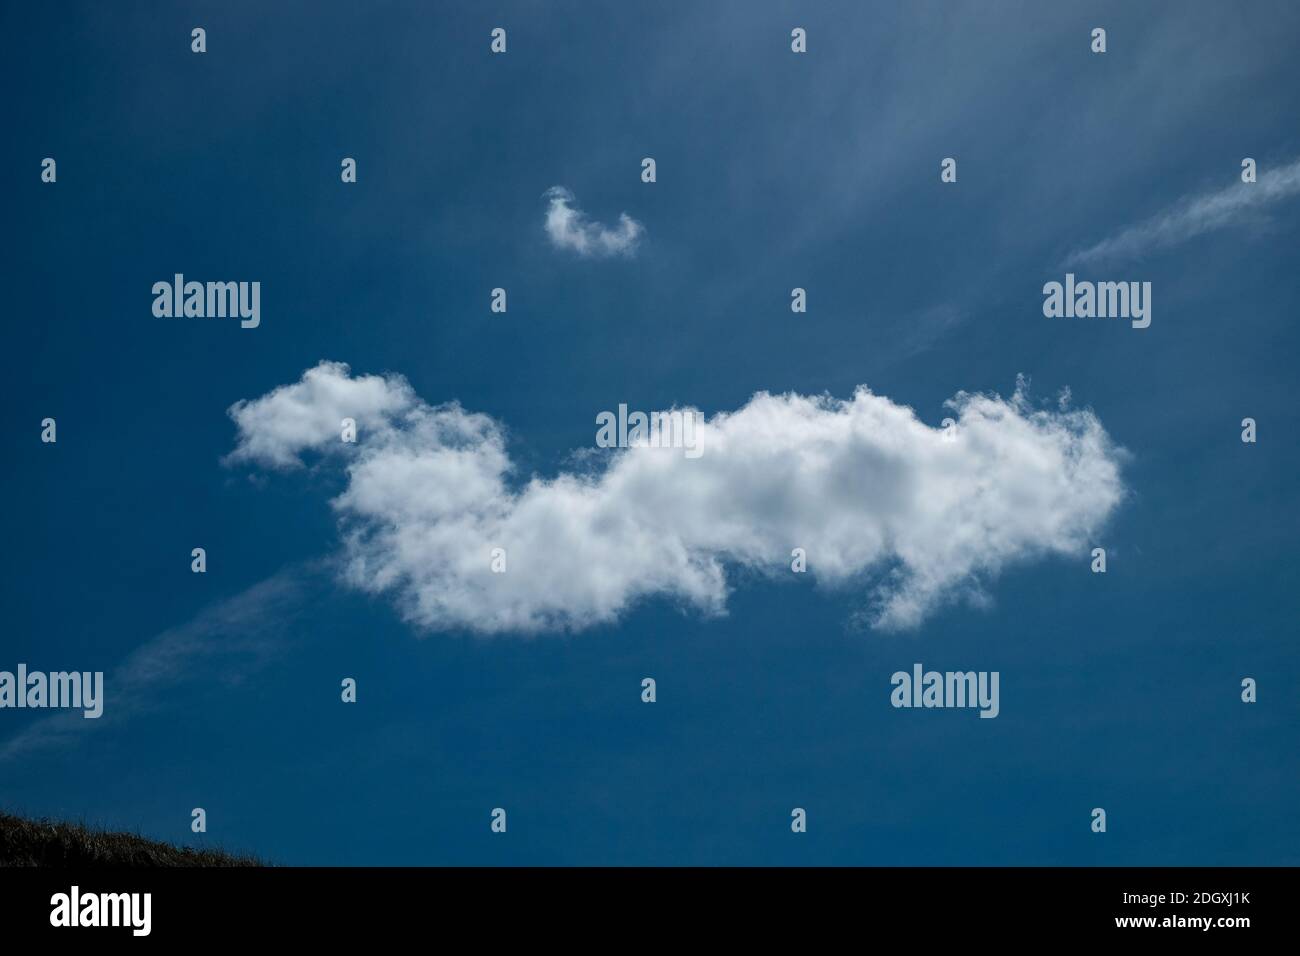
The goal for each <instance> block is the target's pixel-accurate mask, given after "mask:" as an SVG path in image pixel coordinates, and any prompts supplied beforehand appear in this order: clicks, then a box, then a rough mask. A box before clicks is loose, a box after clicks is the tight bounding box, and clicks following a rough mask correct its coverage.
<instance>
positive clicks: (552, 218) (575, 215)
mask: <svg viewBox="0 0 1300 956" xmlns="http://www.w3.org/2000/svg"><path fill="white" fill-rule="evenodd" d="M546 198H547V199H548V200H550V205H549V206H548V207H547V209H546V235H547V236H549V237H550V240H551V244H552V245H554V246H555V247H556V248H557V249H570V250H572V251H574V252H576V253H578V255H580V256H596V257H601V258H605V257H609V256H630V255H632V254H633V253H635V252H636V247H637V243H638V242H639V241H640V239H641V234H642V233H644V232H645V227H644V226H642V225H641V223H639V222H637V221H636V220H635V219H633V218H632V217H631V216H629V215H628V214H627V213H625V212H624V213H619V217H618V227H617V228H614V229H611V228H610V227H608V226H605V225H603V224H601V223H599V222H593V221H592V220H591V219H588V218H587V214H586V213H585V212H583V211H582V210H581V209H579V208H578V207H577V206H575V205H574V202H575V199H574V196H573V193H571V192H569V190H567V189H565V188H564V187H563V186H552V187H551V188H550V189H548V190H547V191H546Z"/></svg>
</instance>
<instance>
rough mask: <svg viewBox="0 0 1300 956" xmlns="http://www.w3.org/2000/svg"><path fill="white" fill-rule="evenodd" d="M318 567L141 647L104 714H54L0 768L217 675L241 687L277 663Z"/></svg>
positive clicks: (226, 603)
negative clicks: (92, 717)
mask: <svg viewBox="0 0 1300 956" xmlns="http://www.w3.org/2000/svg"><path fill="white" fill-rule="evenodd" d="M318 566H319V563H318V562H313V563H310V564H306V565H301V566H298V567H293V568H288V569H285V570H283V571H281V572H279V573H278V574H275V575H272V576H271V577H269V578H267V579H265V580H263V581H260V582H258V583H257V584H255V585H253V586H252V587H250V588H248V589H246V590H244V591H241V592H240V593H239V594H236V595H234V596H233V597H230V598H226V599H225V600H223V601H219V602H218V603H216V604H213V605H211V606H209V607H207V608H205V609H204V610H202V611H200V612H199V613H198V614H197V615H195V616H194V617H193V618H191V619H190V620H189V621H187V622H186V623H184V624H182V625H180V626H178V627H174V628H170V629H169V630H166V631H163V632H162V633H160V634H158V635H156V636H154V637H153V638H152V639H150V640H148V641H146V642H145V643H144V644H142V645H141V646H140V647H138V648H136V650H135V651H133V652H132V653H131V654H130V656H128V657H127V658H126V659H125V660H124V661H122V663H121V664H119V665H118V666H117V667H116V668H115V669H113V670H112V671H111V672H109V673H108V674H107V675H106V676H105V680H104V698H105V702H104V715H103V717H102V718H100V719H99V720H85V719H83V718H82V716H81V711H79V710H77V711H52V712H50V713H49V714H48V715H43V716H42V717H40V718H39V719H37V720H36V721H35V722H33V723H31V724H29V725H28V726H27V727H25V728H24V729H22V730H20V731H19V732H18V733H16V734H14V735H13V736H12V737H10V738H9V739H8V740H5V741H4V742H3V743H0V763H3V762H4V761H7V760H11V759H13V758H15V757H18V756H23V755H27V754H29V753H31V752H33V751H36V750H41V749H45V748H48V747H51V746H59V745H68V744H74V743H76V742H78V741H80V740H82V739H84V737H85V734H86V733H88V732H89V731H91V730H92V729H93V730H99V729H101V728H103V727H106V726H113V727H118V726H121V723H122V722H123V721H126V720H129V719H131V718H132V717H135V716H138V715H140V714H142V713H148V712H150V711H153V710H155V709H157V708H159V707H162V706H165V705H166V704H167V701H168V700H171V699H173V698H175V697H176V695H177V693H178V692H179V691H182V690H184V691H185V693H186V694H187V695H192V693H195V692H200V691H201V690H202V688H201V687H196V686H194V685H195V682H196V681H198V680H200V679H202V680H209V679H210V678H211V675H214V674H219V675H221V676H220V678H219V679H220V680H221V681H222V682H224V683H225V684H228V685H229V684H238V683H241V682H242V681H244V680H246V679H247V678H249V677H251V676H252V675H253V674H255V673H256V672H258V671H260V670H262V669H263V668H264V667H265V666H266V665H267V664H269V663H270V662H271V661H272V660H274V659H275V658H277V657H279V656H280V655H281V654H282V653H284V651H285V650H286V649H287V646H288V644H289V634H288V625H289V624H290V623H291V622H292V620H293V616H294V614H295V612H296V611H297V610H299V609H300V608H301V607H302V606H303V604H304V602H305V601H306V599H307V596H308V595H309V593H310V588H309V587H308V584H309V582H310V581H311V579H312V576H313V575H314V574H315V573H316V571H317V570H318Z"/></svg>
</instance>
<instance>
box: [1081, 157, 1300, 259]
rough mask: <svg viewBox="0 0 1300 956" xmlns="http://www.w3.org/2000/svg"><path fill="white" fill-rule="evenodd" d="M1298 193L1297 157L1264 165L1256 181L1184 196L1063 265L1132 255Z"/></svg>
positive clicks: (1239, 218)
mask: <svg viewBox="0 0 1300 956" xmlns="http://www.w3.org/2000/svg"><path fill="white" fill-rule="evenodd" d="M1297 193H1300V160H1296V161H1295V162H1292V163H1291V164H1290V165H1287V166H1282V167H1278V168H1273V169H1266V170H1265V171H1264V172H1262V173H1260V175H1259V181H1258V182H1254V183H1243V182H1236V183H1233V184H1232V185H1231V186H1227V187H1225V188H1224V189H1220V190H1218V191H1217V192H1212V193H1203V194H1201V195H1199V196H1188V197H1185V198H1183V199H1181V200H1179V201H1178V202H1177V203H1175V204H1174V205H1173V206H1172V207H1170V208H1169V209H1167V210H1165V211H1164V212H1162V213H1159V214H1158V215H1155V216H1152V217H1151V218H1150V219H1147V220H1145V221H1143V222H1140V223H1138V224H1136V225H1133V226H1129V227H1128V228H1127V229H1124V230H1123V231H1121V232H1120V233H1118V234H1117V235H1114V236H1111V237H1110V238H1109V239H1103V240H1102V241H1101V242H1099V243H1097V244H1096V245H1094V246H1090V247H1089V248H1087V249H1081V250H1079V251H1077V252H1074V253H1073V254H1071V255H1070V256H1068V257H1067V259H1066V262H1067V264H1069V263H1073V264H1079V265H1087V264H1090V263H1094V262H1102V261H1113V260H1116V259H1130V258H1136V257H1138V256H1142V255H1145V254H1146V253H1148V252H1155V251H1158V250H1160V249H1167V248H1169V247H1170V246H1175V245H1178V244H1179V243H1182V242H1186V241H1187V240H1189V239H1192V238H1195V237H1196V236H1199V235H1201V234H1202V233H1206V232H1211V231H1213V230H1215V229H1222V228H1223V227H1225V226H1231V225H1236V224H1238V223H1242V222H1246V221H1248V220H1249V219H1250V218H1251V217H1252V216H1256V215H1258V214H1260V213H1261V212H1263V211H1264V210H1265V209H1266V208H1267V207H1268V206H1270V205H1272V204H1273V203H1276V202H1279V201H1281V200H1284V199H1288V198H1290V197H1292V196H1295V195H1296V194H1297Z"/></svg>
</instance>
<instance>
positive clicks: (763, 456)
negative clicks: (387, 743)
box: [226, 362, 1125, 634]
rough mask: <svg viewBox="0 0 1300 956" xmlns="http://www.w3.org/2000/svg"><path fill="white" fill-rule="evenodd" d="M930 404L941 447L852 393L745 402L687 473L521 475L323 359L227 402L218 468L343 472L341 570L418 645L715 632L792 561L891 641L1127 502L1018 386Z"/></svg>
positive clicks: (446, 416)
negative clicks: (737, 582) (644, 623)
mask: <svg viewBox="0 0 1300 956" xmlns="http://www.w3.org/2000/svg"><path fill="white" fill-rule="evenodd" d="M948 405H949V407H950V408H951V409H952V412H953V414H954V415H955V416H956V418H955V421H956V425H955V429H956V431H955V433H953V434H951V435H949V434H946V433H945V431H944V430H943V429H938V428H931V427H929V426H928V425H926V424H925V423H923V422H921V421H920V420H919V419H918V418H917V417H916V415H915V413H914V412H913V411H912V410H911V409H910V408H907V407H905V406H902V405H898V404H895V403H894V402H892V401H890V400H889V399H888V398H885V397H884V396H879V395H874V394H872V393H871V392H870V391H869V390H868V389H866V388H865V387H861V388H859V389H858V390H857V391H856V392H855V393H854V394H853V396H852V398H850V399H847V400H838V399H833V398H831V397H829V396H803V395H797V394H785V395H772V394H768V393H766V392H760V393H758V394H756V395H755V396H754V397H753V398H751V399H750V400H749V401H748V402H747V403H746V404H744V405H743V406H742V407H740V408H739V409H737V410H736V411H734V412H728V413H719V414H717V415H714V416H713V417H712V418H710V419H708V420H707V422H703V423H701V424H700V425H699V426H698V429H697V430H698V434H697V440H696V442H695V447H698V448H700V449H702V452H701V454H700V456H699V457H687V456H686V455H685V454H684V453H683V449H680V448H677V449H673V448H655V447H650V446H649V445H647V444H644V443H643V444H640V445H634V446H633V447H630V448H626V449H622V450H617V451H611V452H610V457H609V458H608V460H607V461H606V463H605V464H604V465H603V467H598V468H596V469H595V470H594V471H589V472H587V471H570V472H565V471H562V472H560V473H559V474H557V475H556V476H554V477H541V476H536V475H534V476H531V477H528V478H522V477H520V476H517V475H515V474H514V465H513V463H512V461H511V459H510V456H509V454H508V452H507V449H506V441H505V434H504V431H503V429H502V426H501V425H500V424H499V423H497V422H496V421H494V420H493V419H492V418H490V417H488V416H486V415H483V414H476V413H472V412H469V411H466V410H465V409H463V408H462V407H461V406H460V405H459V404H458V403H455V402H452V403H448V404H443V405H437V406H433V405H429V404H428V403H426V402H425V401H423V400H422V399H421V398H420V397H419V396H417V395H416V393H415V392H414V390H413V389H412V388H411V386H410V385H409V384H408V383H407V381H406V380H405V379H404V378H403V377H401V376H400V375H396V374H386V375H383V376H379V375H357V376H353V375H352V374H351V371H350V369H349V368H348V366H347V365H345V364H342V363H337V362H321V363H320V364H319V365H317V366H316V367H314V368H310V369H308V370H306V371H305V372H304V373H303V376H302V378H301V379H300V380H299V381H298V382H295V383H293V384H289V385H284V386H280V387H279V388H276V389H274V390H272V391H271V392H269V393H267V394H266V395H263V396H262V397H260V398H257V399H255V400H252V401H240V402H237V403H236V404H235V405H233V406H232V407H231V408H230V415H231V417H232V418H233V420H234V422H235V425H236V428H237V440H236V444H235V447H234V449H233V451H232V452H231V453H230V454H229V455H227V457H226V463H227V464H228V465H232V466H233V465H249V466H254V467H264V468H270V469H275V470H293V469H297V468H301V467H303V465H304V464H305V462H304V456H311V460H312V461H313V462H319V463H320V464H321V465H323V466H326V467H328V466H330V465H335V466H338V467H340V468H342V469H343V470H345V472H346V475H347V484H346V487H345V488H344V490H343V491H342V493H341V494H339V495H338V497H336V498H335V499H334V500H333V502H332V505H333V508H334V510H335V512H336V514H337V515H338V519H339V526H340V537H341V541H342V551H343V553H342V555H341V559H342V560H341V574H342V576H343V578H344V580H345V581H346V582H347V583H349V584H350V585H352V586H354V587H356V588H358V589H361V590H362V591H365V592H368V593H371V594H382V595H385V596H388V597H390V598H391V599H392V600H393V602H394V603H395V605H396V606H397V608H398V609H399V611H400V612H401V613H402V615H403V616H404V617H405V619H406V620H407V621H408V622H410V623H411V624H412V625H413V626H415V627H416V628H418V629H422V630H430V631H445V630H469V631H472V632H478V633H484V634H493V633H507V632H509V633H522V634H533V633H539V632H547V631H576V630H582V629H585V628H589V627H593V626H596V625H601V624H610V623H613V622H615V621H617V620H618V618H619V617H620V616H621V615H622V614H623V613H624V612H626V611H627V610H628V609H629V608H630V607H632V606H633V605H634V604H636V603H637V602H639V601H641V600H643V599H646V598H650V597H656V596H657V597H661V598H666V599H668V600H670V601H674V602H676V603H678V604H679V605H682V606H684V607H686V608H688V609H693V610H694V611H696V612H698V613H701V614H704V615H720V614H724V613H725V612H726V606H727V600H728V596H729V593H730V590H731V585H730V583H729V580H728V575H729V572H733V571H734V570H736V569H749V570H752V571H756V572H758V573H760V574H763V575H768V576H770V577H773V578H775V577H779V576H784V575H788V574H790V573H791V567H790V565H791V552H792V550H793V549H794V548H803V549H804V550H805V551H806V554H807V566H808V571H809V573H810V574H812V575H813V576H814V577H815V578H817V579H818V580H819V582H821V583H824V584H826V585H829V586H831V587H840V588H850V589H852V590H853V591H854V593H856V594H859V595H860V596H861V597H862V598H863V599H865V602H866V606H865V610H864V614H865V616H866V618H867V619H868V620H869V622H870V623H871V624H872V625H873V626H875V627H878V628H881V629H886V630H896V629H908V628H914V627H916V626H917V625H919V624H920V623H921V622H922V621H923V620H924V619H925V618H926V617H927V616H928V615H929V614H931V613H932V612H933V611H934V610H935V609H936V608H937V607H939V606H940V605H942V604H945V603H947V602H950V601H953V600H957V599H966V600H970V601H973V602H975V603H983V602H986V601H987V600H988V599H989V598H988V594H987V590H986V589H987V587H988V585H989V584H990V583H991V582H992V581H993V579H994V578H995V577H996V576H997V575H998V573H999V572H1000V571H1001V570H1002V569H1003V568H1004V567H1007V566H1009V565H1012V564H1015V563H1019V562H1023V561H1027V560H1030V559H1033V558H1038V557H1043V556H1047V555H1069V556H1072V557H1074V558H1075V559H1076V560H1077V559H1079V557H1080V555H1083V556H1085V557H1086V555H1087V553H1088V552H1087V548H1088V547H1090V546H1091V543H1092V542H1093V541H1094V540H1095V538H1094V535H1095V534H1096V532H1097V531H1098V530H1099V529H1100V528H1101V527H1102V525H1103V524H1104V523H1105V522H1106V521H1107V519H1108V518H1109V517H1110V516H1111V515H1112V513H1113V512H1114V510H1115V509H1116V507H1117V505H1118V504H1119V503H1120V502H1121V500H1122V499H1123V497H1124V494H1125V491H1124V486H1123V482H1122V480H1121V475H1120V470H1121V469H1120V466H1121V464H1122V461H1123V458H1124V452H1123V451H1122V450H1121V449H1119V448H1117V447H1116V446H1115V445H1114V443H1113V442H1112V441H1111V439H1110V438H1109V436H1108V435H1107V433H1106V431H1105V430H1104V428H1103V427H1102V425H1101V423H1100V421H1099V420H1098V419H1097V418H1096V416H1095V415H1094V414H1093V413H1092V412H1091V411H1089V410H1079V409H1070V408H1069V407H1068V402H1067V401H1064V400H1063V401H1062V402H1061V404H1060V406H1059V407H1057V408H1054V409H1052V410H1046V409H1043V408H1035V407H1033V406H1032V405H1031V403H1030V401H1029V399H1028V397H1027V395H1026V394H1025V391H1024V390H1023V389H1022V387H1021V386H1020V385H1019V384H1018V385H1017V389H1016V391H1015V393H1014V394H1013V395H1012V396H1011V397H1010V398H1008V399H1003V398H1001V397H998V396H996V395H973V394H967V393H958V394H957V395H956V396H955V397H954V398H953V399H951V400H950V401H949V402H948ZM697 414H698V413H697ZM344 418H353V419H355V420H356V422H357V425H358V437H357V441H356V442H355V443H347V442H343V441H342V440H341V438H340V422H341V420H342V419H344ZM593 421H594V417H593ZM494 548H502V549H504V550H505V552H506V558H507V563H506V570H505V572H504V573H500V574H497V573H492V570H491V558H490V556H491V552H492V549H494Z"/></svg>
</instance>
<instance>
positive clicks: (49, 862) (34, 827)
mask: <svg viewBox="0 0 1300 956" xmlns="http://www.w3.org/2000/svg"><path fill="white" fill-rule="evenodd" d="M261 865H262V864H261V863H260V862H259V861H258V860H256V859H254V858H253V857H251V856H239V855H232V854H229V853H222V852H221V851H219V850H196V849H192V848H191V847H175V846H172V845H171V844H170V843H159V842H158V841H156V840H146V839H145V838H144V837H141V836H136V835H135V834H132V833H107V832H105V831H103V830H92V829H91V828H89V827H86V826H83V825H81V824H79V823H53V822H50V821H47V820H24V819H23V818H22V817H14V816H10V815H9V814H7V813H0V866H49V867H65V866H261Z"/></svg>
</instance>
